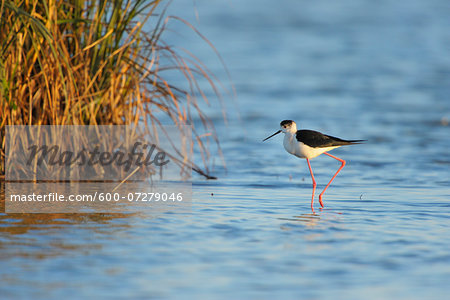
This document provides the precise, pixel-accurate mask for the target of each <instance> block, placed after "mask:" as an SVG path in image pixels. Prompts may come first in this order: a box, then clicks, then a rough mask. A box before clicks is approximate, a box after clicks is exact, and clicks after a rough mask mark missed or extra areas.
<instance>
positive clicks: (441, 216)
mask: <svg viewBox="0 0 450 300" xmlns="http://www.w3.org/2000/svg"><path fill="white" fill-rule="evenodd" d="M168 12H169V14H174V15H178V16H181V17H183V18H185V19H187V20H189V21H190V22H192V23H193V24H194V25H195V26H196V27H197V28H198V29H199V30H200V31H201V32H202V34H204V35H205V36H206V37H207V38H208V39H209V40H210V41H211V42H213V43H214V45H215V47H216V48H217V50H218V51H219V52H220V55H221V56H222V58H223V60H224V61H225V63H226V66H227V68H228V71H229V74H230V76H231V79H232V82H233V84H234V87H235V89H236V96H234V97H233V94H232V93H227V92H224V93H223V100H222V105H224V106H225V107H226V110H227V112H228V114H227V118H228V119H227V122H224V120H223V117H222V111H221V105H220V104H219V103H218V102H214V101H213V102H212V104H211V106H206V105H205V107H204V109H205V111H207V112H208V114H209V115H210V117H211V118H212V119H213V120H214V122H215V125H216V129H217V133H218V135H219V138H220V141H221V149H222V151H223V154H224V158H225V161H226V169H225V168H224V167H223V166H222V163H221V159H220V157H219V156H218V155H217V154H216V153H215V151H214V147H213V148H212V152H213V154H214V155H213V157H212V159H211V165H212V170H213V174H214V175H216V176H218V177H219V179H218V180H214V181H206V180H204V179H203V178H201V177H200V176H196V177H195V179H194V182H193V200H192V207H191V208H189V209H186V208H174V209H173V210H169V211H159V212H155V211H146V210H144V211H141V212H140V213H124V214H123V215H117V214H115V215H110V214H104V215H73V216H67V215H52V216H51V217H50V216H47V217H46V216H36V215H34V216H30V215H27V216H20V215H6V214H0V263H1V269H0V270H1V271H0V279H1V284H0V298H2V299H16V298H23V299H30V298H42V299H44V298H45V299H59V298H73V299H80V298H83V297H90V298H106V297H108V298H113V299H114V298H138V299H153V298H154V299H160V298H176V299H274V298H277V299H446V298H448V295H449V294H450V285H449V283H450V251H449V249H450V238H449V236H450V172H449V171H450V169H449V167H450V152H449V149H450V138H449V137H450V127H449V126H448V120H449V119H450V100H449V95H450V33H449V31H448V28H450V18H448V16H449V15H450V4H449V3H448V1H444V0H442V1H440V0H435V1H418V0H417V1H393V0H392V1H387V0H385V1H350V0H345V1H338V2H336V1H294V0H291V1H281V2H276V1H266V0H258V1H256V0H246V1H195V2H194V1H180V2H177V1H174V2H172V4H171V5H170V7H169V10H168ZM196 15H198V18H197V17H196ZM170 26H171V28H173V29H174V31H175V33H174V34H168V35H167V36H166V37H165V38H166V41H167V42H168V43H169V44H173V45H177V46H179V47H180V48H187V49H189V51H190V52H192V53H194V54H195V55H196V56H197V57H198V58H199V59H201V60H202V61H203V62H204V63H205V64H206V65H207V66H208V67H209V68H210V69H211V71H212V72H213V73H215V74H217V76H218V77H219V79H220V80H221V82H222V83H223V84H224V85H225V86H226V87H229V79H228V77H227V75H226V73H225V71H224V70H223V67H222V66H221V64H220V60H219V59H218V58H217V56H216V55H215V54H214V51H212V50H211V49H210V48H209V47H208V46H207V45H205V43H203V42H202V40H201V39H200V38H198V37H197V36H196V35H195V34H193V33H191V32H190V31H189V30H188V29H187V28H186V27H183V26H182V25H181V24H179V23H178V24H177V22H174V21H173V22H172V21H171V23H170ZM204 86H205V89H206V92H207V93H208V95H211V96H212V94H213V93H212V91H210V90H208V89H207V87H206V85H204ZM283 119H293V120H296V121H297V123H298V125H299V126H300V127H301V128H307V129H315V130H319V131H322V132H325V133H328V134H330V135H334V136H339V137H342V138H346V139H367V140H368V142H367V143H366V144H364V145H357V146H351V147H347V148H340V149H336V150H334V151H333V154H334V155H336V156H338V157H341V158H343V159H345V160H346V161H347V165H346V166H345V168H344V169H343V170H342V172H341V173H340V174H339V175H338V177H337V178H336V179H335V181H334V182H333V184H332V185H331V187H330V188H329V189H328V190H327V193H326V194H325V196H324V202H325V209H324V210H319V209H316V213H315V214H312V213H311V209H310V193H311V181H310V177H309V172H308V168H307V165H306V162H305V161H304V160H300V159H297V158H295V157H292V156H290V155H288V154H287V153H286V152H285V151H284V149H283V147H282V137H281V136H277V137H274V138H272V139H271V140H269V141H267V142H264V143H262V142H261V140H262V139H263V138H265V137H267V136H268V135H270V134H272V133H273V132H275V131H276V130H278V124H279V122H280V121H281V120H283ZM311 163H312V167H313V169H314V171H315V176H316V180H317V182H318V191H319V192H320V191H321V190H322V188H323V187H324V185H325V184H326V183H327V182H328V180H329V178H330V177H331V176H332V175H333V173H334V172H335V170H337V168H338V167H339V163H338V162H337V161H335V160H333V159H332V158H329V157H327V156H320V157H318V158H316V159H314V160H312V162H311ZM316 208H318V204H317V203H316Z"/></svg>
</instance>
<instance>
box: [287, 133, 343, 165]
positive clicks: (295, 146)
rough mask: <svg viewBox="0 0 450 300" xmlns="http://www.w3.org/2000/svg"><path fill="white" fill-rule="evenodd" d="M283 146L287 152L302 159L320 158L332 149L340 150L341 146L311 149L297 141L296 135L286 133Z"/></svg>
mask: <svg viewBox="0 0 450 300" xmlns="http://www.w3.org/2000/svg"><path fill="white" fill-rule="evenodd" d="M283 146H284V149H286V151H287V152H289V153H290V154H292V155H295V156H297V157H300V158H308V159H310V158H314V157H316V156H319V155H320V154H322V153H324V152H327V151H330V150H332V149H335V148H338V147H339V146H335V147H324V148H320V147H310V146H308V145H306V144H303V143H302V142H299V141H297V139H296V137H295V134H290V133H286V134H285V135H284V140H283Z"/></svg>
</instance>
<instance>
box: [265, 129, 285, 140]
mask: <svg viewBox="0 0 450 300" xmlns="http://www.w3.org/2000/svg"><path fill="white" fill-rule="evenodd" d="M280 132H281V130H278V131H277V132H275V133H274V134H272V135H271V136H269V137H266V138H265V139H263V142H264V141H266V140H268V139H270V138H271V137H273V136H274V135H277V134H279V133H280Z"/></svg>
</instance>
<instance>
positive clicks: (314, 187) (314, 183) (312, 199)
mask: <svg viewBox="0 0 450 300" xmlns="http://www.w3.org/2000/svg"><path fill="white" fill-rule="evenodd" d="M306 162H307V163H308V167H309V172H310V173H311V178H312V182H313V191H312V198H311V210H312V211H313V213H314V193H315V192H316V185H317V184H316V180H315V179H314V175H313V171H312V169H311V164H310V163H309V159H306Z"/></svg>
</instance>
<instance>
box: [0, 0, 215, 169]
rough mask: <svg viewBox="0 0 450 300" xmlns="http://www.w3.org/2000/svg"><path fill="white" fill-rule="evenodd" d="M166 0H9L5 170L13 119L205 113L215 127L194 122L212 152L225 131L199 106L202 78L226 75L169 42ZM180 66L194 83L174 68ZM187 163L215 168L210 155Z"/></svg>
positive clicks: (4, 36) (176, 118)
mask: <svg viewBox="0 0 450 300" xmlns="http://www.w3.org/2000/svg"><path fill="white" fill-rule="evenodd" d="M163 2H165V1H160V0H155V1H144V0H116V1H101V0H100V1H86V0H63V1H56V0H50V1H40V0H9V1H8V0H0V114H1V117H0V132H1V153H0V156H1V158H0V171H1V173H2V174H4V172H5V126H6V125H50V124H51V125H99V124H118V125H123V124H135V125H137V124H145V125H146V127H147V128H150V129H151V128H152V127H154V126H160V124H161V118H164V119H165V120H170V122H172V123H173V124H174V125H182V124H189V123H192V121H193V118H199V119H200V120H202V121H203V122H202V124H203V125H202V126H204V127H205V128H206V129H207V130H206V131H209V132H212V134H204V135H201V136H200V135H197V134H196V132H198V131H197V130H196V129H195V128H194V130H193V138H194V140H195V141H196V142H197V144H198V146H199V147H198V148H199V149H200V152H201V154H202V157H203V158H206V159H204V161H205V162H206V161H207V157H208V156H209V153H208V149H207V147H206V146H205V145H207V144H208V143H207V141H206V140H205V139H212V140H213V141H215V142H217V139H216V137H215V134H214V129H213V126H212V123H211V122H210V120H209V119H208V118H207V116H206V115H205V114H204V113H203V112H202V111H201V109H200V108H199V103H198V101H203V100H206V96H204V95H205V94H204V93H203V91H201V89H200V87H199V85H198V84H197V80H198V79H199V77H201V78H206V80H207V82H209V84H210V87H211V88H212V89H213V90H214V91H215V92H217V88H216V80H215V79H214V76H212V74H211V73H210V72H209V71H208V70H207V69H206V68H205V67H204V66H203V64H201V62H200V61H199V60H198V59H197V58H196V57H194V56H192V55H190V54H188V53H187V52H183V53H179V52H177V51H175V50H174V49H173V48H172V47H170V46H168V45H167V44H165V43H164V41H163V39H162V38H161V36H162V34H163V33H164V31H165V30H167V23H168V22H167V21H168V20H169V19H170V17H166V16H165V15H164V11H165V8H166V6H167V4H166V3H163ZM144 24H147V25H146V26H144ZM149 24H150V26H149ZM174 70H175V71H178V72H180V73H181V74H182V75H183V76H184V78H185V80H186V81H187V83H188V84H187V85H186V84H183V86H188V87H189V88H187V89H183V88H181V87H180V86H179V85H177V84H174V83H172V82H169V81H168V80H167V79H166V78H167V77H166V78H165V74H166V72H167V71H168V72H173V71H174ZM196 95H197V96H196ZM198 95H200V96H198ZM165 124H167V122H165ZM180 161H183V157H180ZM185 163H186V162H185ZM187 163H189V164H190V165H191V166H192V167H193V169H194V170H195V171H198V172H199V173H201V174H203V175H205V176H207V177H208V176H209V175H208V173H209V172H208V166H207V163H205V165H204V166H202V167H198V166H196V165H195V164H194V163H193V162H192V161H191V162H187Z"/></svg>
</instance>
